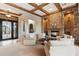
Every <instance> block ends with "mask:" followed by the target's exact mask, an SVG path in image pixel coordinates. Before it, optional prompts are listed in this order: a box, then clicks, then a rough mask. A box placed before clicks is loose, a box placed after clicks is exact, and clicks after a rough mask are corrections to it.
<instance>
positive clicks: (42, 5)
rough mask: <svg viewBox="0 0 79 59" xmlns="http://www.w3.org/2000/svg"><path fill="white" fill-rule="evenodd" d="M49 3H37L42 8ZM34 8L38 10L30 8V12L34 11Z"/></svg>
mask: <svg viewBox="0 0 79 59" xmlns="http://www.w3.org/2000/svg"><path fill="white" fill-rule="evenodd" d="M48 4H49V3H43V4H41V5H39V6H40V7H41V8H43V7H44V6H46V5H48ZM36 10H38V9H36V8H35V9H32V10H31V11H32V12H34V11H36Z"/></svg>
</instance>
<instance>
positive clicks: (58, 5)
mask: <svg viewBox="0 0 79 59" xmlns="http://www.w3.org/2000/svg"><path fill="white" fill-rule="evenodd" d="M54 4H55V6H56V7H57V9H58V10H59V11H61V10H62V7H61V6H60V4H59V3H54Z"/></svg>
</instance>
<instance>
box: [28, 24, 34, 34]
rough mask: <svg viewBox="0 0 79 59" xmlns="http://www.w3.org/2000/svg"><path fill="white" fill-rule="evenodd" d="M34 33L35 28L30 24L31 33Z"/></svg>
mask: <svg viewBox="0 0 79 59" xmlns="http://www.w3.org/2000/svg"><path fill="white" fill-rule="evenodd" d="M33 32H34V27H33V24H32V23H31V24H29V33H33Z"/></svg>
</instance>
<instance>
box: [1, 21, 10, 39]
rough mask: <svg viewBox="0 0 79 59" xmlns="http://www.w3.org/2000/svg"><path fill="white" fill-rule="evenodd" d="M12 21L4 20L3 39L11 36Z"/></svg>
mask: <svg viewBox="0 0 79 59" xmlns="http://www.w3.org/2000/svg"><path fill="white" fill-rule="evenodd" d="M11 31H12V29H11V22H9V21H2V39H7V38H11V36H12V35H11Z"/></svg>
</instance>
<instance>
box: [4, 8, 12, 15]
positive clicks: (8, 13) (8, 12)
mask: <svg viewBox="0 0 79 59" xmlns="http://www.w3.org/2000/svg"><path fill="white" fill-rule="evenodd" d="M5 16H7V17H11V14H10V9H9V10H8V11H7V13H6V15H5Z"/></svg>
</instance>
